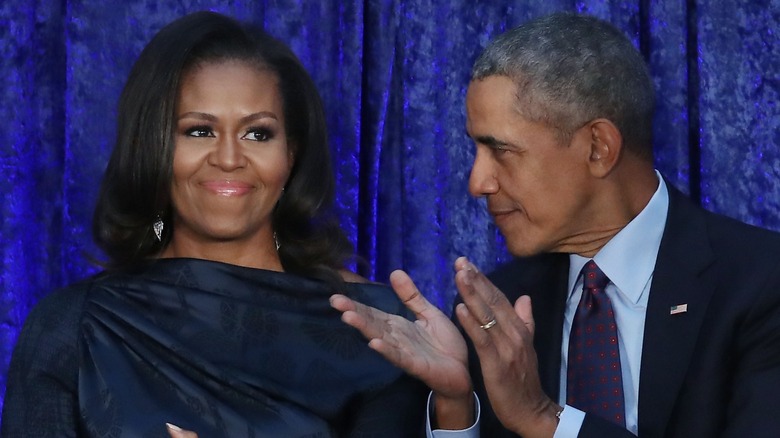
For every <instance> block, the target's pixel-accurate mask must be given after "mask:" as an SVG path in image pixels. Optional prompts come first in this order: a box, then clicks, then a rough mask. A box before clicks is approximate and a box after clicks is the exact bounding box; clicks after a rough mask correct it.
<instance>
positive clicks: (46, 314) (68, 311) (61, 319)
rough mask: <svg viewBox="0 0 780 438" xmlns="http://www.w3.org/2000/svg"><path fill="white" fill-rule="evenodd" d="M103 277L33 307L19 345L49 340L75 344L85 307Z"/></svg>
mask: <svg viewBox="0 0 780 438" xmlns="http://www.w3.org/2000/svg"><path fill="white" fill-rule="evenodd" d="M101 277H102V274H99V275H95V276H92V277H90V278H87V279H84V280H81V281H79V282H76V283H73V284H71V285H69V286H65V287H62V288H60V289H56V290H54V291H52V292H50V293H49V294H47V295H46V296H44V297H43V298H41V299H40V300H39V301H38V302H37V303H36V304H35V306H33V308H32V310H31V311H30V313H29V314H28V315H27V318H26V319H25V321H24V327H23V329H22V333H21V336H20V339H19V343H23V342H25V340H26V339H34V340H36V341H35V342H40V341H38V340H40V339H50V340H52V341H54V342H58V343H67V344H72V343H75V342H76V339H75V338H76V334H77V331H78V326H79V323H80V321H81V318H82V314H83V309H84V305H85V303H86V302H87V299H88V297H89V293H90V290H91V289H92V288H93V286H94V284H95V283H96V282H98V281H100V278H101Z"/></svg>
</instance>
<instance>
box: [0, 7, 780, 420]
mask: <svg viewBox="0 0 780 438" xmlns="http://www.w3.org/2000/svg"><path fill="white" fill-rule="evenodd" d="M204 9H210V10H214V11H218V12H222V13H225V14H228V15H231V16H233V17H236V18H238V19H241V20H244V21H251V22H254V23H258V24H262V25H263V26H264V27H265V28H266V29H267V30H268V31H269V32H270V33H271V34H273V35H275V36H276V37H278V38H280V39H281V40H283V41H285V42H287V43H288V44H289V45H290V46H291V47H292V49H293V50H294V51H295V52H296V53H297V54H298V56H299V57H300V58H301V59H302V61H303V63H304V64H305V66H306V67H307V68H308V70H309V72H310V73H311V75H312V76H313V77H314V79H315V82H316V83H317V85H318V87H319V90H320V92H321V94H322V96H323V99H324V101H325V104H326V109H327V113H328V123H329V129H330V139H331V146H332V150H333V156H334V165H335V169H336V173H337V184H338V195H337V199H338V200H337V209H338V212H339V214H340V217H341V219H342V221H343V226H344V228H345V229H346V230H347V232H348V234H349V236H350V237H351V238H352V240H353V242H354V243H355V245H356V248H357V249H358V251H359V253H360V254H361V255H362V256H363V257H364V258H365V259H366V260H368V262H369V265H370V267H369V268H368V270H367V271H365V272H361V273H362V274H364V275H366V276H368V277H370V278H372V279H375V280H377V281H386V280H387V276H388V274H389V272H391V271H392V270H393V269H398V268H402V269H405V270H407V271H408V272H409V273H410V274H411V275H412V277H413V278H414V279H415V280H416V281H417V284H418V285H419V286H420V288H421V289H422V290H423V291H424V293H425V294H426V295H427V296H428V297H429V298H430V299H431V300H432V301H433V302H435V303H436V304H437V305H438V306H440V307H441V308H442V309H445V310H446V311H448V312H449V311H450V310H451V309H450V307H451V304H452V300H453V297H454V294H455V289H454V286H453V278H452V277H453V276H452V263H453V261H454V260H455V258H456V257H457V256H459V255H468V256H469V257H470V258H471V259H472V260H473V261H474V262H475V263H476V264H477V265H478V266H480V267H482V269H484V270H490V269H491V268H493V267H495V266H496V264H497V263H500V262H501V261H504V260H507V258H508V254H507V252H506V249H505V247H504V244H503V242H502V240H501V237H500V236H499V235H498V233H497V231H496V228H495V227H494V226H493V224H492V222H491V219H490V217H489V216H488V214H487V213H486V211H485V205H484V202H483V201H481V200H475V199H472V198H470V197H469V195H468V193H467V190H466V189H467V179H468V174H469V170H470V165H471V162H472V160H473V157H474V147H473V145H472V143H471V141H470V140H469V139H468V138H467V136H466V134H465V116H464V94H465V90H466V86H467V84H468V78H469V71H470V67H471V64H472V62H473V60H474V58H475V57H476V56H477V54H478V53H479V52H480V50H481V48H482V47H484V45H485V44H486V42H487V41H488V40H489V39H490V38H491V37H492V36H494V35H496V34H498V33H501V32H502V31H504V30H505V29H507V28H510V27H513V26H515V25H517V24H520V23H522V22H524V21H527V20H528V19H530V18H533V17H536V16H539V15H542V14H545V13H549V12H553V11H558V10H570V11H580V12H584V13H589V14H593V15H596V16H599V17H601V18H604V19H607V20H609V21H610V22H612V23H614V24H615V25H617V26H618V27H619V28H621V29H623V30H624V31H625V32H626V34H627V35H628V36H630V37H631V38H632V40H633V41H634V42H635V43H636V45H637V47H638V48H640V50H641V51H642V53H643V54H644V55H645V56H646V59H647V60H648V62H649V64H650V68H651V71H652V75H653V78H654V80H655V84H656V85H657V89H658V96H659V99H658V104H659V105H658V111H657V123H656V129H655V151H656V154H657V156H656V163H657V168H658V169H659V170H660V171H661V172H662V173H663V174H664V175H665V176H666V177H667V178H669V180H670V181H671V183H672V184H674V185H675V186H677V187H678V188H680V189H682V190H683V191H684V192H686V193H689V194H690V195H691V196H692V197H693V198H694V199H695V200H697V201H699V202H700V203H701V204H702V205H703V206H704V207H705V208H707V209H710V210H712V211H716V212H720V213H724V214H726V215H729V216H732V217H734V218H737V219H739V220H742V221H745V222H748V223H752V224H755V225H758V226H762V227H765V228H770V229H775V230H778V229H780V151H779V150H778V146H777V145H778V144H780V129H779V128H780V126H779V125H780V117H778V116H780V106H779V105H778V93H780V73H779V72H780V36H778V35H780V0H771V1H758V0H741V1H736V0H730V1H726V0H711V1H703V0H702V1H692V0H689V1H683V0H669V1H667V0H659V1H650V0H641V1H561V0H539V1H520V0H518V1H508V0H496V1H474V0H460V1H458V0H429V1H424V0H418V1H402V0H363V1H337V0H323V1H305V0H266V1H260V0H244V1H226V0H202V1H197V0H176V1H172V0H159V1H141V0H126V1H125V0H123V1H119V0H116V1H102V0H81V1H78V0H38V1H35V2H30V1H28V0H2V2H0V77H2V78H3V80H2V83H3V85H2V87H0V90H2V91H1V92H2V95H0V120H1V121H2V128H0V169H2V179H1V180H0V181H2V182H1V183H0V194H1V198H2V201H1V202H2V208H1V209H0V219H2V235H1V236H2V237H1V238H0V250H1V251H2V259H0V395H1V394H3V393H4V391H5V375H6V371H7V366H8V361H9V359H10V355H11V352H12V349H13V346H14V343H15V341H16V338H17V336H18V334H19V331H20V330H21V327H22V324H23V322H24V319H25V316H26V315H27V314H28V312H29V310H30V309H31V307H32V306H33V305H34V304H35V303H36V302H37V301H38V300H39V299H40V298H41V297H42V296H44V295H46V294H48V293H50V292H51V291H52V290H54V289H55V288H57V287H60V286H63V285H65V284H67V283H70V282H73V281H76V280H78V279H80V278H83V277H85V276H87V275H90V274H91V273H93V272H96V268H95V266H94V265H92V264H91V263H90V262H89V259H88V257H87V256H88V255H89V254H95V249H94V246H93V244H92V242H91V237H90V226H91V225H90V221H91V214H92V206H93V203H94V200H95V197H96V192H97V188H98V185H99V181H100V176H101V174H102V172H103V169H104V166H105V164H106V162H107V159H108V156H109V153H110V150H111V147H112V143H113V135H114V126H115V117H116V110H115V108H116V102H117V99H118V96H119V93H120V90H121V87H122V85H123V83H124V80H125V78H126V76H127V74H128V72H129V70H130V67H131V65H132V62H133V60H134V59H135V58H136V56H137V55H138V54H139V53H140V51H141V49H142V48H143V46H144V45H145V44H146V43H147V42H148V41H149V39H150V38H151V36H152V35H153V34H154V33H155V32H156V31H157V30H159V29H160V28H161V27H162V26H164V25H165V24H167V23H168V22H170V21H172V20H173V19H175V18H178V17H180V16H182V15H184V14H186V13H189V12H194V11H197V10H204ZM1 404H2V399H1V398H0V406H1Z"/></svg>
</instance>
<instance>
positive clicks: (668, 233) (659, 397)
mask: <svg viewBox="0 0 780 438" xmlns="http://www.w3.org/2000/svg"><path fill="white" fill-rule="evenodd" d="M669 199H670V203H669V214H668V218H667V222H666V228H665V230H664V235H663V238H662V240H661V247H660V249H659V252H658V258H657V261H656V266H655V270H654V272H653V281H652V286H651V288H650V296H649V299H648V304H647V316H646V320H645V333H644V341H643V346H642V365H641V371H640V379H639V412H640V414H639V436H663V435H665V429H666V427H667V425H668V422H669V418H670V415H671V412H672V409H673V407H674V403H675V399H676V397H677V394H678V393H679V390H680V387H681V385H682V382H683V379H684V377H685V374H686V372H687V369H688V365H689V363H690V360H691V355H692V353H693V349H694V347H695V343H696V340H697V338H698V336H699V330H700V328H701V324H702V320H703V318H704V315H705V311H706V309H707V305H708V303H709V299H710V296H711V291H712V290H714V287H713V286H714V284H713V283H714V281H715V278H714V275H712V272H711V271H710V272H707V267H708V266H710V265H711V264H712V261H713V254H712V251H711V248H710V244H709V237H708V235H707V228H706V223H705V220H704V215H703V214H702V212H701V211H700V210H698V208H697V207H694V206H693V204H691V203H690V201H688V200H687V199H685V198H684V195H682V194H681V193H679V192H677V191H676V190H675V189H673V188H672V187H671V186H669ZM681 304H687V311H686V312H681V313H676V314H672V312H671V308H672V306H677V305H681Z"/></svg>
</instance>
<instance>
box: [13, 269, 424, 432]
mask: <svg viewBox="0 0 780 438" xmlns="http://www.w3.org/2000/svg"><path fill="white" fill-rule="evenodd" d="M339 292H342V293H344V294H346V295H348V296H351V297H353V298H355V299H356V300H358V301H360V302H363V303H366V304H369V305H372V306H374V307H378V308H380V309H382V310H384V311H386V312H390V313H395V314H404V315H406V311H405V309H404V307H403V305H402V304H401V303H400V302H399V300H398V299H397V297H396V296H395V294H394V293H393V291H392V290H391V289H390V288H388V287H387V286H383V285H377V284H354V283H345V284H344V285H343V290H340V291H339ZM331 293H332V290H331V289H329V288H328V287H326V286H325V284H324V283H322V282H318V281H313V280H310V279H306V278H303V277H299V276H295V275H291V274H285V273H278V272H272V271H265V270H258V269H250V268H243V267H238V266H233V265H228V264H223V263H218V262H210V261H204V260H195V259H162V260H158V261H156V262H154V263H153V264H151V265H149V266H148V267H145V268H143V269H142V270H140V271H138V272H134V273H131V274H127V273H126V274H118V273H112V274H101V275H99V276H97V277H94V278H92V279H90V280H88V281H85V282H82V283H79V284H77V285H74V286H71V287H69V288H66V289H64V290H61V291H58V292H56V293H53V294H51V295H49V296H47V297H46V298H44V299H43V300H42V301H41V302H40V303H39V304H38V305H37V306H36V308H35V309H34V310H33V312H32V313H31V314H30V316H29V317H28V319H27V321H26V323H25V328H24V330H23V332H22V335H21V337H20V339H19V342H18V344H17V347H16V350H15V352H14V356H13V358H12V362H11V368H10V371H9V376H8V390H7V394H6V400H5V407H4V411H3V422H2V432H3V433H2V435H3V436H8V437H25V436H30V437H32V436H35V437H43V436H56V437H71V436H90V437H93V436H94V437H98V436H100V437H167V436H168V435H167V431H166V429H165V423H166V422H169V423H173V424H176V425H178V426H180V427H182V428H185V429H189V430H193V431H195V432H197V433H198V434H199V436H200V437H201V438H209V437H331V436H332V437H340V436H355V437H359V436H371V437H408V436H416V435H419V434H420V433H421V431H422V430H423V429H422V424H423V422H424V419H423V415H424V413H425V400H424V398H425V390H424V388H423V387H422V385H421V384H420V383H419V382H417V381H416V380H414V379H411V378H410V377H408V376H407V375H405V374H404V373H403V372H402V371H401V370H399V369H397V368H395V367H393V366H392V365H390V364H389V363H388V362H387V361H385V360H384V359H383V358H382V357H381V356H379V355H378V354H377V353H375V352H373V351H372V350H370V349H369V348H368V347H367V346H366V341H365V340H364V339H363V338H362V336H361V335H360V334H359V333H358V332H357V331H356V330H354V329H352V328H351V327H349V326H347V325H346V324H344V323H343V322H341V320H340V314H339V312H337V311H335V310H333V309H331V307H330V305H329V303H328V298H329V296H330V295H331Z"/></svg>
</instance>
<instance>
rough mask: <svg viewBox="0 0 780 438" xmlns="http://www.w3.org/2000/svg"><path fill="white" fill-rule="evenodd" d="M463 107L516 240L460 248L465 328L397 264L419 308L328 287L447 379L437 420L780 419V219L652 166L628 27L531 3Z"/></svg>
mask: <svg viewBox="0 0 780 438" xmlns="http://www.w3.org/2000/svg"><path fill="white" fill-rule="evenodd" d="M466 108H467V130H468V133H469V135H470V136H471V138H472V139H473V140H474V141H475V143H476V149H477V152H476V158H475V161H474V164H473V168H472V171H471V176H470V180H469V190H470V192H471V193H472V195H474V196H484V197H486V198H487V205H488V209H489V210H490V213H491V214H492V215H493V216H494V218H495V221H496V224H497V225H498V227H499V228H500V230H501V232H502V234H503V235H504V236H505V237H506V242H507V246H508V248H509V250H510V251H511V252H512V253H513V254H514V255H515V256H517V259H516V260H515V261H513V262H512V263H510V264H508V265H507V266H504V267H502V268H500V269H499V270H498V271H497V272H495V273H493V274H492V275H491V276H490V277H489V279H488V278H486V277H485V276H483V275H482V274H481V273H479V271H478V270H477V269H476V267H474V266H473V265H472V264H471V263H470V262H469V261H468V260H466V259H465V258H460V259H458V260H457V261H456V263H455V268H456V274H455V282H456V285H457V287H458V291H459V293H460V299H461V300H462V303H460V304H458V305H457V306H456V308H455V315H456V320H457V322H458V323H459V324H460V326H461V330H462V331H458V329H457V328H456V327H455V325H454V324H452V323H451V322H450V321H449V319H448V318H446V316H445V315H443V314H442V313H441V312H439V311H438V310H437V309H436V308H435V307H434V306H432V305H431V304H429V303H428V302H427V301H426V300H425V299H424V298H423V296H422V295H421V294H420V293H419V292H418V291H417V289H416V288H415V287H414V284H413V283H412V281H411V280H410V279H409V277H408V276H406V274H404V273H403V272H400V271H396V272H394V273H393V274H392V275H391V277H390V281H391V283H392V285H393V287H394V289H395V290H396V292H397V293H398V295H399V296H400V297H401V298H402V299H403V300H404V301H405V302H406V303H407V306H408V307H409V308H410V309H411V310H412V311H414V312H415V314H416V315H417V322H416V323H407V322H406V321H404V320H403V319H400V318H394V317H391V316H389V315H386V314H382V313H381V312H379V311H377V310H375V309H371V308H367V307H365V306H362V305H361V304H359V303H356V302H354V301H351V300H349V299H348V298H346V297H344V296H341V295H335V296H333V297H332V299H331V303H332V305H333V307H335V308H336V309H338V310H340V311H342V312H343V315H342V318H343V320H344V321H345V322H346V323H348V324H350V325H352V326H354V327H356V328H357V329H359V330H360V331H361V332H362V333H363V334H364V335H365V336H366V337H367V338H369V339H370V343H369V345H370V346H371V347H372V348H374V349H375V350H377V351H378V352H380V353H381V354H383V355H384V356H385V357H387V358H388V359H389V360H390V361H392V362H393V363H395V364H397V365H398V366H400V367H402V368H404V369H406V370H407V371H408V372H409V373H411V374H413V375H415V376H417V377H419V378H420V379H421V380H423V381H424V382H425V383H426V384H428V386H429V387H430V388H431V389H432V401H431V405H432V406H431V412H432V414H431V416H430V421H431V423H433V424H431V426H433V427H435V428H438V429H450V430H453V429H455V430H463V429H465V430H464V431H462V433H464V434H466V435H464V436H468V434H469V433H471V434H472V436H474V435H476V434H480V433H481V435H482V436H485V437H509V436H516V435H521V436H523V437H526V438H531V437H550V436H556V437H560V436H575V435H578V436H581V437H622V436H629V437H630V436H632V434H633V435H639V436H641V437H686V438H692V437H712V436H740V437H742V436H750V437H757V436H777V434H778V433H780V432H779V431H780V415H777V409H778V408H777V406H780V237H778V235H777V234H775V233H771V232H769V231H765V230H760V229H758V228H754V227H751V226H748V225H745V224H741V223H738V222H736V221H733V220H731V219H728V218H725V217H721V216H717V215H714V214H711V213H708V212H706V211H704V210H703V209H701V208H699V207H697V206H695V205H694V204H692V203H691V202H689V201H688V200H687V199H685V197H684V196H683V195H682V194H681V193H679V192H678V191H676V190H675V189H674V188H673V187H671V186H670V185H668V184H667V183H666V182H665V181H664V180H663V178H661V177H660V175H659V174H658V173H657V172H656V171H655V170H654V169H653V158H652V146H651V144H652V143H651V132H652V115H653V111H654V93H653V85H652V82H651V79H650V76H649V74H648V72H647V68H646V66H645V64H644V61H643V59H642V58H641V56H640V55H639V53H638V52H637V51H636V50H635V48H634V47H633V45H632V44H631V42H630V41H629V40H628V39H627V38H625V36H624V35H622V34H621V32H620V31H618V30H617V29H615V28H613V27H612V26H610V25H609V24H607V23H605V22H603V21H600V20H597V19H595V18H591V17H585V16H577V15H572V14H565V13H563V14H554V15H551V16H547V17H543V18H541V19H537V20H534V21H531V22H529V23H526V24H525V25H523V26H520V27H518V28H516V29H513V30H511V31H509V32H507V33H506V34H504V35H501V36H500V37H498V38H497V39H495V40H494V41H492V42H491V43H490V44H489V46H488V47H487V48H486V49H485V51H484V53H483V54H482V55H481V56H480V57H479V59H478V60H477V61H476V63H475V66H474V69H473V75H472V81H471V83H470V85H469V89H468V93H467V96H466ZM512 303H514V306H513V305H512ZM593 318H600V319H598V320H594V319H593ZM462 333H465V338H466V339H467V340H468V341H465V340H464V337H463V336H461V334H462ZM472 389H473V391H474V393H476V398H475V397H473V396H472ZM475 423H476V424H475ZM478 429H479V430H478ZM437 433H438V432H437V431H434V432H433V434H434V436H435V435H436V434H437ZM448 436H449V435H448Z"/></svg>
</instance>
